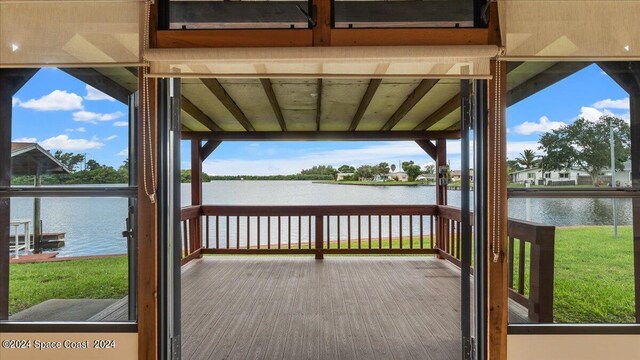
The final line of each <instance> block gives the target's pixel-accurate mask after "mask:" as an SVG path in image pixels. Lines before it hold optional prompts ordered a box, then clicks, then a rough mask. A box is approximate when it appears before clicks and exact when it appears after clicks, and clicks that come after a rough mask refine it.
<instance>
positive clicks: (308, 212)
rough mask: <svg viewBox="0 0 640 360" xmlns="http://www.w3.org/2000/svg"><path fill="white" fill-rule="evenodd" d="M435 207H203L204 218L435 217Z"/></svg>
mask: <svg viewBox="0 0 640 360" xmlns="http://www.w3.org/2000/svg"><path fill="white" fill-rule="evenodd" d="M437 208H438V207H437V206H436V205H282V206H242V205H238V206H236V205H203V206H202V214H203V215H206V216H322V215H336V216H348V215H352V216H353V215H436V214H437V211H438V209H437Z"/></svg>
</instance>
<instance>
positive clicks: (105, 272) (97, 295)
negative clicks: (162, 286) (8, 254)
mask: <svg viewBox="0 0 640 360" xmlns="http://www.w3.org/2000/svg"><path fill="white" fill-rule="evenodd" d="M127 272H128V270H127V258H126V256H117V257H106V258H101V259H90V260H71V261H56V262H42V263H32V264H11V266H10V268H9V314H15V313H17V312H19V311H21V310H24V309H27V308H29V307H31V306H33V305H36V304H39V303H41V302H43V301H45V300H49V299H119V298H123V297H124V296H126V295H127V286H128V283H127Z"/></svg>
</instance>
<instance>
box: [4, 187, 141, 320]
mask: <svg viewBox="0 0 640 360" xmlns="http://www.w3.org/2000/svg"><path fill="white" fill-rule="evenodd" d="M10 209H11V210H10V212H9V214H8V215H5V216H8V217H9V220H10V226H9V229H8V231H7V230H5V229H3V233H4V232H5V231H6V232H7V233H8V234H9V239H8V241H9V244H10V253H9V259H10V260H9V261H10V266H9V268H10V270H9V274H8V275H9V320H12V321H32V322H33V321H35V322H41V321H45V322H46V321H128V320H135V304H133V308H132V309H129V304H128V295H129V292H130V291H131V292H134V291H135V289H133V288H131V289H130V288H129V275H130V265H131V264H130V259H133V257H132V256H133V254H132V252H131V250H130V249H135V240H134V239H133V238H127V237H123V235H124V234H123V231H124V230H126V229H127V225H126V221H127V217H128V216H129V200H128V199H126V198H42V199H34V198H13V199H11V201H10ZM38 209H39V210H38ZM34 225H39V226H38V227H39V228H40V232H38V229H36V228H35V226H34ZM34 233H39V234H40V235H39V236H34ZM2 240H6V239H2ZM132 274H133V273H132ZM4 281H6V279H2V282H0V284H3V283H4Z"/></svg>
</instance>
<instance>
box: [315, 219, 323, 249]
mask: <svg viewBox="0 0 640 360" xmlns="http://www.w3.org/2000/svg"><path fill="white" fill-rule="evenodd" d="M323 245H324V217H323V216H321V215H320V216H316V260H322V259H323V258H324V256H323V254H322V253H321V252H320V250H322V248H323V247H324V246H323Z"/></svg>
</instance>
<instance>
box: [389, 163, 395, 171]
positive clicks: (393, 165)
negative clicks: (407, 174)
mask: <svg viewBox="0 0 640 360" xmlns="http://www.w3.org/2000/svg"><path fill="white" fill-rule="evenodd" d="M390 168H391V172H396V164H391V166H390Z"/></svg>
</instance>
